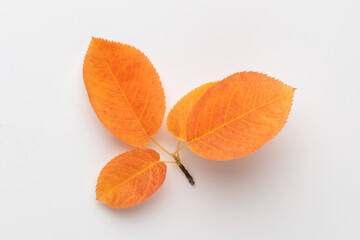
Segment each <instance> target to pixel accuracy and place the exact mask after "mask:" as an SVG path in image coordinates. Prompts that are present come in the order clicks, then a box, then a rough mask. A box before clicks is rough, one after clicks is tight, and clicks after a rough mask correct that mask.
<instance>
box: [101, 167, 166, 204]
mask: <svg viewBox="0 0 360 240" xmlns="http://www.w3.org/2000/svg"><path fill="white" fill-rule="evenodd" d="M157 163H160V161H155V162H153V163H151V164H150V165H148V166H146V167H145V168H143V169H141V170H140V171H138V172H136V173H135V174H134V175H131V176H130V177H128V178H126V179H125V180H123V181H122V182H120V183H118V184H116V185H115V186H114V187H112V188H111V189H109V190H107V191H106V192H105V193H104V194H102V195H101V196H99V197H98V199H100V198H101V197H103V196H104V195H105V194H106V193H108V192H112V191H113V190H114V189H115V188H118V187H119V186H120V185H123V184H124V183H126V182H128V181H130V180H131V179H133V178H135V177H136V176H138V175H140V174H141V173H143V172H145V170H147V169H149V168H151V167H152V166H153V165H155V164H157Z"/></svg>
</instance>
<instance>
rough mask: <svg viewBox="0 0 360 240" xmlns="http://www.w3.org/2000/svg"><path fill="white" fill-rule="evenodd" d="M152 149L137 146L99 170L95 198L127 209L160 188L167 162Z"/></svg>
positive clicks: (112, 205)
mask: <svg viewBox="0 0 360 240" xmlns="http://www.w3.org/2000/svg"><path fill="white" fill-rule="evenodd" d="M159 159H160V155H159V154H158V153H157V152H155V151H154V150H152V149H148V148H138V149H134V150H131V151H129V152H126V153H123V154H121V155H119V156H117V157H115V158H114V159H113V160H111V161H110V162H109V163H108V164H107V165H106V166H105V167H104V168H103V169H102V171H101V172H100V175H99V178H98V183H97V186H96V198H97V200H98V201H100V202H102V203H105V204H106V205H108V206H110V207H115V208H125V207H130V206H133V205H135V204H138V203H140V202H142V201H144V200H145V199H147V198H148V197H150V196H151V195H152V194H153V193H154V192H156V190H157V189H158V188H159V187H161V185H162V184H163V182H164V180H165V176H166V164H165V163H164V162H162V161H159Z"/></svg>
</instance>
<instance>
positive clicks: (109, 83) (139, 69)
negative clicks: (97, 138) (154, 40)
mask: <svg viewBox="0 0 360 240" xmlns="http://www.w3.org/2000/svg"><path fill="white" fill-rule="evenodd" d="M83 75H84V81H85V85H86V89H87V92H88V95H89V99H90V102H91V105H92V107H93V108H94V110H95V112H96V114H97V116H98V118H99V119H100V121H101V122H102V123H103V124H104V126H105V127H106V128H107V129H108V130H109V131H110V132H111V133H113V134H114V135H115V136H117V137H118V138H120V139H121V140H123V141H124V142H126V143H128V144H130V145H133V146H135V147H143V146H145V145H146V144H147V143H148V142H149V139H150V137H151V136H153V135H155V134H156V133H157V131H158V130H159V128H160V126H161V124H162V119H163V117H164V113H165V95H164V90H163V88H162V86H161V82H160V80H159V76H158V74H157V72H156V70H155V68H154V67H153V65H152V64H151V62H150V61H149V59H148V58H147V57H146V56H145V55H144V54H143V53H142V52H140V51H139V50H138V49H136V48H134V47H131V46H129V45H125V44H122V43H116V42H110V41H107V40H103V39H100V38H93V39H92V40H91V43H90V46H89V49H88V51H87V53H86V57H85V61H84V67H83Z"/></svg>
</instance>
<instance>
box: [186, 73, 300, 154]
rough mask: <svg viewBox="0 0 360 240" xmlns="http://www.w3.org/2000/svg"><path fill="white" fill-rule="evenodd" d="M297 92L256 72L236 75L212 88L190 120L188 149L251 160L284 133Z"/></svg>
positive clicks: (195, 107)
mask: <svg viewBox="0 0 360 240" xmlns="http://www.w3.org/2000/svg"><path fill="white" fill-rule="evenodd" d="M294 90H295V89H294V88H292V87H289V86H287V85H285V84H283V83H282V82H280V81H278V80H276V79H274V78H271V77H269V76H267V75H265V74H261V73H256V72H241V73H235V74H233V75H231V76H229V77H227V78H225V79H224V80H222V81H221V82H219V83H218V84H216V85H214V86H213V87H212V88H210V89H209V90H208V91H207V92H206V93H205V94H204V96H203V97H202V98H201V99H200V100H199V101H198V102H197V104H196V105H195V106H194V108H193V110H192V111H191V113H190V115H189V118H188V120H187V129H186V134H187V141H188V143H187V145H188V147H189V148H190V149H191V150H192V151H193V152H194V153H196V154H198V155H200V156H202V157H205V158H209V159H213V160H229V159H233V158H238V157H244V156H247V155H249V154H251V153H253V152H255V151H256V150H257V149H258V148H260V147H261V146H262V145H264V144H265V143H266V142H268V141H269V140H270V139H272V138H273V137H274V136H275V135H276V134H278V133H279V132H280V130H281V129H282V127H283V126H284V125H285V123H286V120H287V118H288V115H289V112H290V109H291V105H292V100H293V96H294Z"/></svg>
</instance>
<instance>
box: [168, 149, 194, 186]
mask: <svg viewBox="0 0 360 240" xmlns="http://www.w3.org/2000/svg"><path fill="white" fill-rule="evenodd" d="M172 157H173V158H174V160H175V162H176V164H177V165H178V166H179V168H180V169H181V171H182V172H183V173H184V174H185V176H186V178H187V179H188V180H189V183H190V184H191V185H194V184H195V181H194V178H193V177H192V176H191V175H190V173H189V172H188V170H187V169H186V168H185V166H184V165H183V164H182V163H181V161H180V157H178V156H177V155H176V153H173V155H172Z"/></svg>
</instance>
